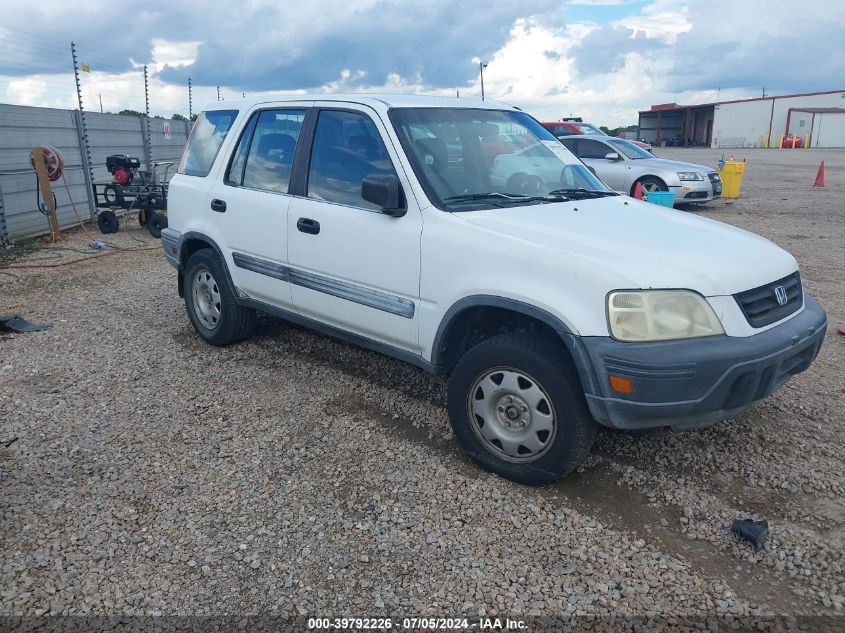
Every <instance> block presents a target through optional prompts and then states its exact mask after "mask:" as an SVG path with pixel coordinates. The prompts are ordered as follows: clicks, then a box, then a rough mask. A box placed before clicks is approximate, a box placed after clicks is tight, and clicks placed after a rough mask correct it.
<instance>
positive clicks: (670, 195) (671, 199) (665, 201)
mask: <svg viewBox="0 0 845 633" xmlns="http://www.w3.org/2000/svg"><path fill="white" fill-rule="evenodd" d="M648 201H649V202H651V203H652V204H659V205H661V206H664V207H674V206H675V192H674V191H649V192H648Z"/></svg>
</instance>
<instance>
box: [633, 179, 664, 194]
mask: <svg viewBox="0 0 845 633" xmlns="http://www.w3.org/2000/svg"><path fill="white" fill-rule="evenodd" d="M637 182H639V183H640V184H641V185H642V186H643V191H644V192H645V194H646V195H648V194H649V192H650V191H669V187H667V186H666V183H665V182H663V181H662V180H660V178H656V177H654V176H644V177H643V178H640V179H639V180H638V181H637ZM636 189H637V183H636V182H635V183H634V186H633V187H631V195H632V196H633V195H634V192H635V191H636Z"/></svg>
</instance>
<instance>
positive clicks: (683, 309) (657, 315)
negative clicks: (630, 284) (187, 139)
mask: <svg viewBox="0 0 845 633" xmlns="http://www.w3.org/2000/svg"><path fill="white" fill-rule="evenodd" d="M607 315H608V322H609V323H610V333H611V335H612V336H613V338H615V339H617V340H619V341H669V340H672V339H682V338H695V337H698V336H713V335H716V334H724V332H725V331H724V329H722V324H721V323H720V322H719V318H718V317H717V316H716V313H715V312H713V308H711V307H710V304H709V303H707V301H706V300H705V299H704V297H702V296H701V295H699V294H696V293H694V292H692V291H690V290H640V291H618V292H611V293H610V294H609V295H608V296H607Z"/></svg>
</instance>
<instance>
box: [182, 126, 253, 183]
mask: <svg viewBox="0 0 845 633" xmlns="http://www.w3.org/2000/svg"><path fill="white" fill-rule="evenodd" d="M237 116H238V111H237V110H211V111H209V112H203V113H202V114H200V115H199V116H198V117H197V120H196V121H195V122H194V127H193V128H191V135H190V136H189V137H188V144H187V146H186V147H185V151H184V152H183V153H182V160H181V161H179V169H178V173H180V174H185V175H186V176H208V172H210V171H211V166H212V165H214V159H215V158H217V153H218V152H219V151H220V146H221V145H223V141H224V140H226V135H227V134H228V133H229V130H230V129H232V123H234V122H235V118H236V117H237Z"/></svg>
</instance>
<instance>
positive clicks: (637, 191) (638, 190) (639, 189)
mask: <svg viewBox="0 0 845 633" xmlns="http://www.w3.org/2000/svg"><path fill="white" fill-rule="evenodd" d="M634 197H635V198H636V199H637V200H642V199H643V183H641V182H638V183H637V186H636V187H634Z"/></svg>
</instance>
